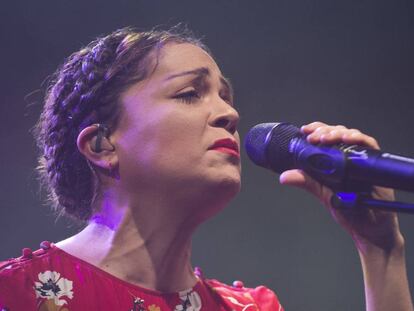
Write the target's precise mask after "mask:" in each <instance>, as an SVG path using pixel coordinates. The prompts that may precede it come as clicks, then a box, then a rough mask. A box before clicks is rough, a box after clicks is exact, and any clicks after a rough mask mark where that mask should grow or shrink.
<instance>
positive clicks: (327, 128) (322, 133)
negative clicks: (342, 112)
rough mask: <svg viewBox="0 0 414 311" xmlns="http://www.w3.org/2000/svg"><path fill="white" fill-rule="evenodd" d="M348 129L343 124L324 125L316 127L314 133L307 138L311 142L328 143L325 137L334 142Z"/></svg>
mask: <svg viewBox="0 0 414 311" xmlns="http://www.w3.org/2000/svg"><path fill="white" fill-rule="evenodd" d="M346 130H348V129H347V128H346V127H345V126H343V125H336V126H332V125H323V126H320V127H318V128H316V129H315V130H314V131H313V132H312V133H310V134H309V135H308V136H307V140H308V141H309V142H310V143H313V144H317V143H326V142H325V141H324V139H327V140H328V143H329V141H333V142H337V141H336V140H335V139H337V140H339V139H340V137H341V135H342V134H343V133H344V132H345V131H346Z"/></svg>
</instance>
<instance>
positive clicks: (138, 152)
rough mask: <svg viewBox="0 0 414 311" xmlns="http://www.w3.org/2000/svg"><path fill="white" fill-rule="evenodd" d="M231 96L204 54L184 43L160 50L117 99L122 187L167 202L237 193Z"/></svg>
mask: <svg viewBox="0 0 414 311" xmlns="http://www.w3.org/2000/svg"><path fill="white" fill-rule="evenodd" d="M232 97H233V96H232V90H231V87H230V85H229V83H228V82H227V80H226V79H225V78H224V77H223V76H222V74H221V72H220V69H219V68H218V66H217V64H216V63H215V61H214V60H213V59H212V58H211V57H210V56H209V55H208V54H207V53H206V52H205V51H204V50H202V49H201V48H199V47H197V46H195V45H192V44H188V43H182V44H175V43H169V44H167V45H166V46H164V47H163V48H162V49H161V51H160V55H159V58H158V64H157V65H156V67H155V70H154V72H153V73H152V74H151V75H150V76H149V77H148V78H147V79H145V80H143V81H140V82H138V83H137V84H136V85H133V86H132V87H130V88H129V89H128V90H127V91H126V92H125V93H124V94H123V95H122V96H121V104H122V106H123V107H122V113H121V118H120V122H119V125H118V127H117V129H116V130H115V132H114V133H113V135H114V137H115V140H114V142H115V148H116V151H117V155H118V160H119V174H120V181H121V182H122V183H123V186H124V187H126V188H127V189H128V191H138V192H139V190H145V191H156V192H160V193H164V194H169V195H170V196H172V197H173V196H175V195H184V196H185V195H187V196H188V195H189V194H190V193H194V191H199V192H198V195H199V196H201V197H202V196H203V193H204V192H203V191H205V190H208V189H210V190H214V191H217V190H218V191H221V192H224V193H225V192H227V195H230V194H231V195H234V194H235V193H237V192H238V190H239V188H240V156H239V150H240V147H239V146H240V138H239V134H238V132H237V131H236V126H237V123H238V121H239V115H238V113H237V111H236V110H235V108H234V107H233V106H232V105H233V103H232V100H233V98H232ZM223 139H225V140H223ZM220 140H222V141H221V142H220ZM217 142H218V143H217ZM215 143H216V145H214V144H215ZM232 148H235V149H236V151H235V150H233V149H232ZM217 194H219V193H217Z"/></svg>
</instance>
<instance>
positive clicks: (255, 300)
mask: <svg viewBox="0 0 414 311" xmlns="http://www.w3.org/2000/svg"><path fill="white" fill-rule="evenodd" d="M0 310H8V311H21V310H25V311H30V310H42V311H52V310H61V311H75V310H97V311H109V310H110V311H123V310H124V311H164V310H165V311H166V310H173V311H185V310H186V311H199V310H201V311H204V310H219V311H224V310H231V311H238V310H243V311H253V310H263V311H283V308H282V306H281V305H280V303H279V301H278V299H277V297H276V295H275V294H274V293H273V292H272V291H271V290H269V289H268V288H266V287H264V286H259V287H256V288H246V287H244V286H243V284H242V283H241V282H240V281H236V282H235V283H234V284H233V286H228V285H225V284H222V283H220V282H219V281H216V280H208V279H204V278H203V277H202V276H201V275H200V273H199V282H197V284H196V285H195V286H194V287H193V288H190V289H188V290H184V291H181V292H178V293H167V294H165V293H160V292H157V291H153V290H148V289H145V288H141V287H139V286H136V285H132V284H129V283H127V282H125V281H123V280H121V279H119V278H117V277H115V276H113V275H111V274H109V273H107V272H105V271H103V270H101V269H99V268H97V267H95V266H93V265H91V264H89V263H87V262H85V261H83V260H81V259H79V258H77V257H74V256H72V255H70V254H68V253H66V252H64V251H63V250H61V249H59V248H58V247H56V246H54V245H53V244H52V243H49V242H42V244H41V249H39V250H37V251H35V252H32V251H31V250H30V249H24V250H23V256H22V257H19V258H16V259H11V260H9V261H5V262H1V263H0Z"/></svg>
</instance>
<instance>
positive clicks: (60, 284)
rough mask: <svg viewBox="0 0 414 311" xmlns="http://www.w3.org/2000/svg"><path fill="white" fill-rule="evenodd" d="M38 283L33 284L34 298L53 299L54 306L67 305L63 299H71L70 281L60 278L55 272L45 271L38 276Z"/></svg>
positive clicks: (71, 286)
mask: <svg viewBox="0 0 414 311" xmlns="http://www.w3.org/2000/svg"><path fill="white" fill-rule="evenodd" d="M38 277H39V281H40V282H35V292H36V298H47V299H53V300H54V303H55V305H57V306H63V305H64V304H67V301H66V300H65V299H61V298H63V297H67V298H69V299H72V298H73V291H72V288H73V285H72V283H73V282H72V281H69V280H68V279H65V278H61V277H60V273H58V272H56V271H45V272H43V273H39V274H38Z"/></svg>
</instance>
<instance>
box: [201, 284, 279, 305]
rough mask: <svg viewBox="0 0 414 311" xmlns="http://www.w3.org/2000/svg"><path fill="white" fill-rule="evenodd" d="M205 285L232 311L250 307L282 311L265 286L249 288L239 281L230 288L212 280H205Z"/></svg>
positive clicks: (275, 296) (276, 299) (271, 292)
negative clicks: (232, 310)
mask: <svg viewBox="0 0 414 311" xmlns="http://www.w3.org/2000/svg"><path fill="white" fill-rule="evenodd" d="M205 283H206V284H207V285H208V286H209V287H210V288H211V289H212V290H213V292H215V293H217V294H218V295H219V296H220V297H221V299H222V300H223V301H224V302H225V303H226V304H228V305H229V306H230V307H231V308H232V309H234V310H237V308H235V306H239V307H243V310H250V309H245V308H246V307H251V308H252V309H251V310H263V311H283V307H282V305H281V304H280V302H279V299H278V297H277V295H276V294H275V293H274V292H273V291H272V290H271V289H269V288H267V287H266V286H257V287H254V288H249V287H245V286H244V284H243V282H241V281H234V282H233V285H231V286H230V285H227V284H224V283H222V282H220V281H218V280H214V279H206V280H205Z"/></svg>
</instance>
